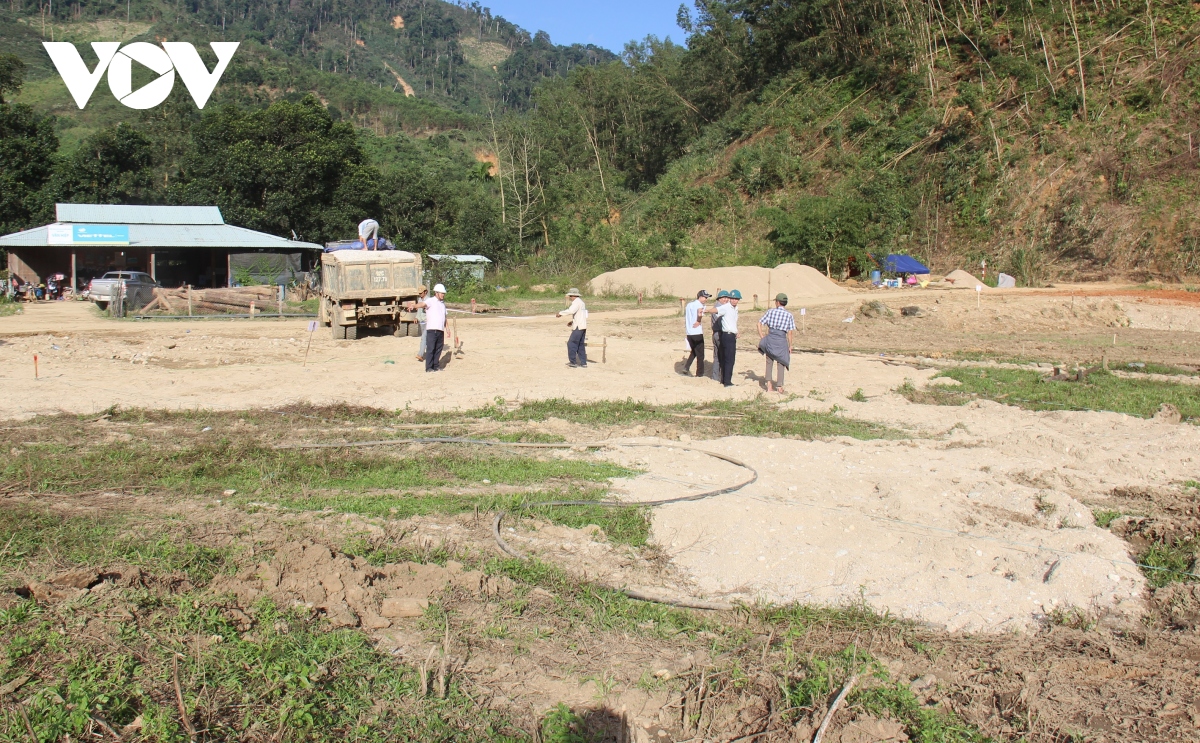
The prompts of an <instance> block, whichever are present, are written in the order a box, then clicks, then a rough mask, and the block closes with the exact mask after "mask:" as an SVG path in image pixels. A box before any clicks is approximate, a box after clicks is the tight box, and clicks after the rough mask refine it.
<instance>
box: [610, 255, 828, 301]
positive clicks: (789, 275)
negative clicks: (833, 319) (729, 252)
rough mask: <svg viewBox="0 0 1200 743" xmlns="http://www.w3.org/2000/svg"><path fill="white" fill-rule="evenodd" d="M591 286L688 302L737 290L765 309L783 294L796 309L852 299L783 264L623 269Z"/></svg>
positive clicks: (809, 271)
mask: <svg viewBox="0 0 1200 743" xmlns="http://www.w3.org/2000/svg"><path fill="white" fill-rule="evenodd" d="M589 286H590V287H591V290H592V293H593V294H597V295H600V296H604V295H614V294H636V293H638V292H643V293H645V294H646V295H647V296H650V297H655V296H659V297H688V298H691V297H694V296H696V292H698V291H700V290H701V289H707V290H708V291H710V292H712V293H713V294H714V295H715V294H716V293H717V290H718V289H737V290H739V291H741V293H742V298H743V299H745V300H752V299H753V297H754V295H755V294H757V295H758V300H759V302H760V303H762V304H763V305H765V304H766V303H767V301H768V300H769V299H771V298H772V297H774V296H775V295H776V294H778V293H780V292H783V293H784V294H787V295H788V300H789V302H790V303H791V304H793V305H794V304H795V303H796V301H797V300H798V299H805V300H814V299H815V300H837V299H840V298H846V297H849V296H850V291H849V290H848V289H845V288H843V287H840V286H838V285H837V284H835V283H833V282H832V281H830V280H829V279H827V278H825V275H824V274H822V273H821V272H820V271H818V270H817V269H815V268H813V267H812V266H802V265H800V264H799V263H784V264H782V265H780V266H776V267H775V268H761V267H758V266H731V267H729V268H704V269H697V268H679V267H662V268H647V267H646V266H640V267H637V268H621V269H618V270H616V271H609V272H608V273H602V274H600V275H599V276H597V277H596V278H594V279H592V280H591V282H590V283H589Z"/></svg>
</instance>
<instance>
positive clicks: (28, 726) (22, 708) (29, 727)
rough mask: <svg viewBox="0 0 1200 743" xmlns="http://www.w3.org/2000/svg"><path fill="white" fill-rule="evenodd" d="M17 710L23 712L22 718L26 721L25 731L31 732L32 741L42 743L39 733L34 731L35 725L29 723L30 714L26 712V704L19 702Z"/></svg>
mask: <svg viewBox="0 0 1200 743" xmlns="http://www.w3.org/2000/svg"><path fill="white" fill-rule="evenodd" d="M17 711H19V712H20V713H21V719H22V720H24V721H25V732H27V733H29V740H30V741H31V743H41V741H39V740H38V737H37V733H35V732H33V725H31V724H29V715H27V714H25V705H24V704H18V705H17Z"/></svg>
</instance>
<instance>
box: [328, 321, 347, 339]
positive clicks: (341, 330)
mask: <svg viewBox="0 0 1200 743" xmlns="http://www.w3.org/2000/svg"><path fill="white" fill-rule="evenodd" d="M329 329H330V331H331V335H333V339H334V340H335V341H344V340H346V328H345V326H343V325H338V324H337V323H330V325H329Z"/></svg>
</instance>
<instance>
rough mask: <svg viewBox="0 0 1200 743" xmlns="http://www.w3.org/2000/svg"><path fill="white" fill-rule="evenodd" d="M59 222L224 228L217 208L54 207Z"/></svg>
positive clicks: (99, 205)
mask: <svg viewBox="0 0 1200 743" xmlns="http://www.w3.org/2000/svg"><path fill="white" fill-rule="evenodd" d="M54 210H55V215H56V218H57V219H58V221H59V222H71V223H75V224H163V225H168V224H169V225H175V224H225V220H224V219H223V218H222V217H221V210H220V209H218V208H217V207H215V206H137V205H129V204H55V205H54Z"/></svg>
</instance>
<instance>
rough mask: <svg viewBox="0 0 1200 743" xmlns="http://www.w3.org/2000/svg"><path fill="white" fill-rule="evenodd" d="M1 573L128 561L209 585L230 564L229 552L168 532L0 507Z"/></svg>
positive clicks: (121, 521) (122, 521) (118, 520)
mask: <svg viewBox="0 0 1200 743" xmlns="http://www.w3.org/2000/svg"><path fill="white" fill-rule="evenodd" d="M0 545H7V548H6V549H4V551H3V553H2V554H0V570H3V571H4V572H5V573H10V572H12V571H14V570H17V569H20V568H22V567H23V566H25V565H28V564H30V563H34V562H40V561H43V560H47V559H48V560H52V561H53V562H55V563H57V564H58V565H59V566H62V567H66V566H69V565H92V566H104V565H109V564H112V563H115V562H123V563H128V564H131V565H136V566H138V567H141V568H144V569H146V570H149V571H151V572H155V573H164V574H165V573H173V574H179V573H183V574H185V575H187V576H188V579H189V580H190V581H191V582H192V583H193V584H196V585H202V584H204V583H207V582H208V581H209V580H210V579H211V578H212V577H213V576H214V575H215V574H217V573H218V572H220V571H221V570H223V569H224V568H225V566H226V565H227V564H228V560H229V555H228V553H227V552H226V551H222V550H217V549H211V548H208V547H201V546H198V545H195V544H191V543H189V542H188V541H187V540H181V539H179V537H178V535H177V534H172V533H169V532H167V531H158V532H154V531H150V532H147V531H144V530H140V529H139V528H138V525H136V524H134V523H132V522H131V521H130V520H129V519H127V518H125V517H119V516H105V517H103V518H96V517H94V516H61V515H59V514H55V513H51V512H47V511H41V510H37V509H33V508H29V507H25V506H15V507H14V506H5V507H3V508H0Z"/></svg>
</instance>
